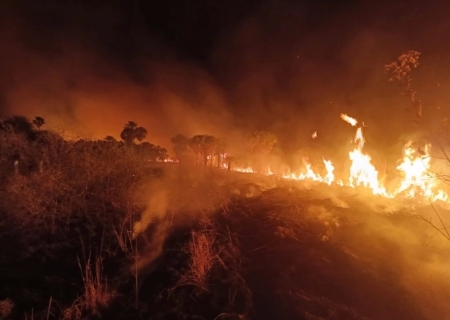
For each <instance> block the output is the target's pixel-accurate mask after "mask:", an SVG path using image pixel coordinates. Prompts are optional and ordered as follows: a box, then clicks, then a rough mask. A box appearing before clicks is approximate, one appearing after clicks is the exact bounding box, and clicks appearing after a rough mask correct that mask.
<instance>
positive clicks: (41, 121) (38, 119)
mask: <svg viewBox="0 0 450 320" xmlns="http://www.w3.org/2000/svg"><path fill="white" fill-rule="evenodd" d="M33 124H34V125H35V126H36V128H38V130H40V129H41V127H42V126H43V125H44V124H45V120H44V118H42V117H36V118H34V120H33Z"/></svg>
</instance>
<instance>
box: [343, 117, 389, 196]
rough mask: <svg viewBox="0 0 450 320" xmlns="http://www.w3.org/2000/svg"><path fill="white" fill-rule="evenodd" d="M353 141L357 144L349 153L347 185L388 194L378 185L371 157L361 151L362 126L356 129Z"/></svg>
mask: <svg viewBox="0 0 450 320" xmlns="http://www.w3.org/2000/svg"><path fill="white" fill-rule="evenodd" d="M350 119H353V118H350ZM353 120H355V119H353ZM355 123H356V120H355ZM350 124H351V123H350ZM354 141H355V143H356V144H357V147H356V148H355V149H354V150H353V151H350V153H349V157H350V160H351V161H352V165H351V167H350V178H349V186H350V187H353V188H354V187H357V186H364V187H366V188H370V189H372V190H373V193H374V194H381V195H385V196H387V195H388V194H387V193H386V189H385V188H384V187H382V186H380V184H379V182H378V171H377V170H376V169H375V167H374V166H373V165H372V163H371V160H372V159H371V158H370V156H369V155H367V154H363V153H362V148H363V147H364V143H365V140H364V136H363V133H362V128H358V129H357V130H356V135H355V140H354Z"/></svg>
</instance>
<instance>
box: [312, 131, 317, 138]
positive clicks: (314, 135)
mask: <svg viewBox="0 0 450 320" xmlns="http://www.w3.org/2000/svg"><path fill="white" fill-rule="evenodd" d="M311 138H313V139H315V138H317V131H314V133H313V134H312V136H311Z"/></svg>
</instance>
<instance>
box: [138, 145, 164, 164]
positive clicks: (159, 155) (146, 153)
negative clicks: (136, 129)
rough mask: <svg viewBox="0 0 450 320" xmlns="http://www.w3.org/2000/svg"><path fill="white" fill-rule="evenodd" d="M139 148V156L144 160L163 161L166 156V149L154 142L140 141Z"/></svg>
mask: <svg viewBox="0 0 450 320" xmlns="http://www.w3.org/2000/svg"><path fill="white" fill-rule="evenodd" d="M139 148H140V149H141V151H140V152H141V156H142V158H143V159H145V160H149V161H157V160H159V161H164V160H165V159H167V158H168V155H167V150H166V149H165V148H162V147H160V146H155V145H154V144H152V143H150V142H142V143H141V144H140V145H139Z"/></svg>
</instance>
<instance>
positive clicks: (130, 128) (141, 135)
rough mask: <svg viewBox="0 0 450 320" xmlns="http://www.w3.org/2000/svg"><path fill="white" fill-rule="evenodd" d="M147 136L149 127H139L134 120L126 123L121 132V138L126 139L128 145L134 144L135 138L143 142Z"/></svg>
mask: <svg viewBox="0 0 450 320" xmlns="http://www.w3.org/2000/svg"><path fill="white" fill-rule="evenodd" d="M146 137H147V129H145V128H144V127H139V126H138V124H137V123H136V122H134V121H128V123H127V124H125V126H124V128H123V130H122V132H121V133H120V138H121V139H122V140H123V141H125V143H127V144H128V145H132V144H133V143H134V140H138V141H139V142H142V140H144V139H145V138H146Z"/></svg>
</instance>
